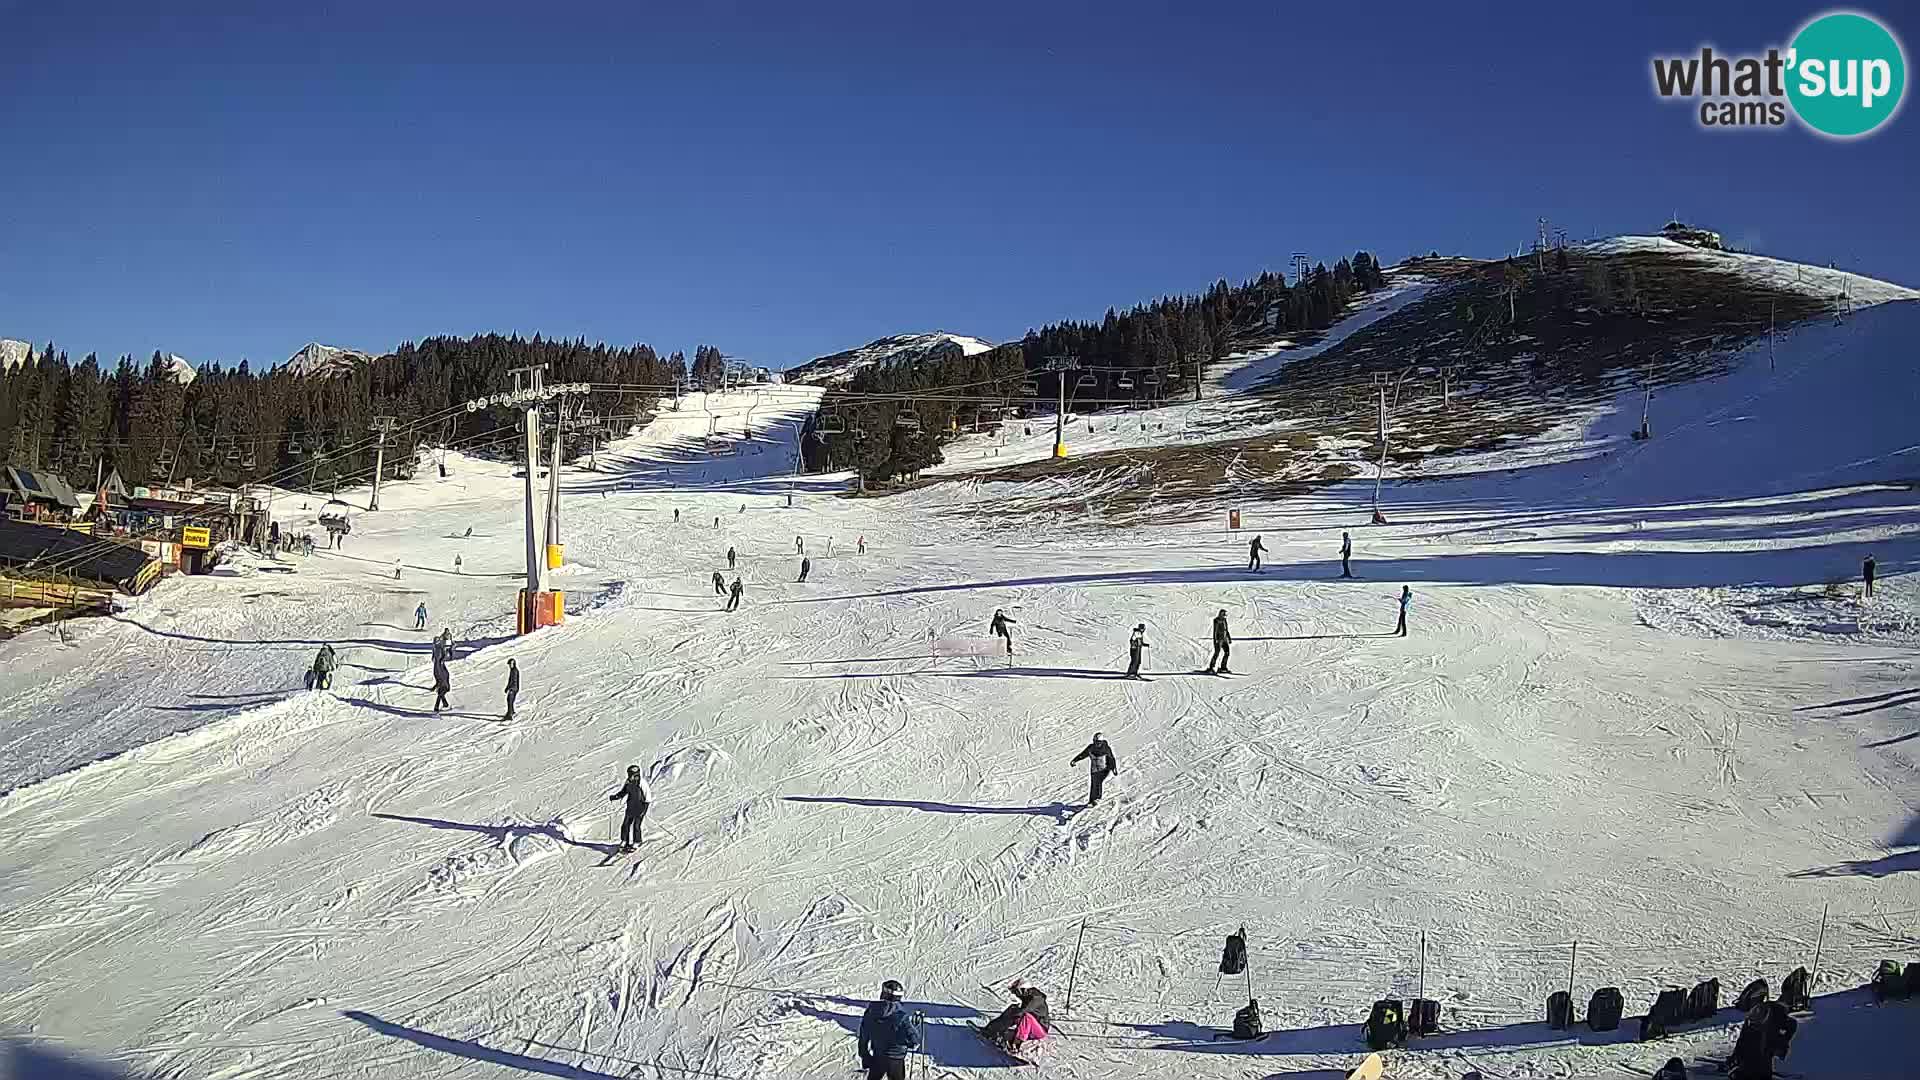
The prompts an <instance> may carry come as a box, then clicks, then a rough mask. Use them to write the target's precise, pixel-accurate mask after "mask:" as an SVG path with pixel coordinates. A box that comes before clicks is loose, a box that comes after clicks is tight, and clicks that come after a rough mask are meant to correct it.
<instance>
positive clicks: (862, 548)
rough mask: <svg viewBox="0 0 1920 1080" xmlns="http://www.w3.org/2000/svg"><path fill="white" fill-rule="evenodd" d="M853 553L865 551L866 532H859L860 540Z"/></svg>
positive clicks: (859, 553) (862, 553)
mask: <svg viewBox="0 0 1920 1080" xmlns="http://www.w3.org/2000/svg"><path fill="white" fill-rule="evenodd" d="M854 553H855V554H857V555H865V554H866V553H867V534H866V533H861V534H860V542H859V544H858V546H857V547H856V549H855V552H854Z"/></svg>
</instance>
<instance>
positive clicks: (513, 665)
mask: <svg viewBox="0 0 1920 1080" xmlns="http://www.w3.org/2000/svg"><path fill="white" fill-rule="evenodd" d="M519 696H520V661H518V660H514V659H511V658H509V659H508V660H507V715H505V716H503V717H501V718H500V719H501V722H503V723H506V722H510V721H512V720H513V699H514V698H516V697H519Z"/></svg>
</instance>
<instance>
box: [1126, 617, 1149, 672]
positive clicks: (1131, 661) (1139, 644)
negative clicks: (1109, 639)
mask: <svg viewBox="0 0 1920 1080" xmlns="http://www.w3.org/2000/svg"><path fill="white" fill-rule="evenodd" d="M1146 648H1148V645H1147V624H1146V623H1141V624H1140V625H1139V626H1136V627H1134V628H1133V636H1132V637H1130V638H1128V639H1127V678H1129V679H1137V678H1139V677H1140V653H1141V651H1142V650H1144V649H1146Z"/></svg>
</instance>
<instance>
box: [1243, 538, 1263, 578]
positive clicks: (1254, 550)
mask: <svg viewBox="0 0 1920 1080" xmlns="http://www.w3.org/2000/svg"><path fill="white" fill-rule="evenodd" d="M1266 550H1267V548H1266V545H1264V544H1262V543H1261V542H1260V538H1259V537H1257V536H1256V537H1254V538H1253V543H1251V544H1248V545H1247V569H1249V570H1258V569H1260V556H1261V554H1262V553H1263V552H1265V551H1266Z"/></svg>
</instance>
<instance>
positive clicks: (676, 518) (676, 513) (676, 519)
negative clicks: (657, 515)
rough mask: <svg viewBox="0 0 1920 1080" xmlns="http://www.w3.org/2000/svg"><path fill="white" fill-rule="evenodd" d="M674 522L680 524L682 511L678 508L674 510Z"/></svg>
mask: <svg viewBox="0 0 1920 1080" xmlns="http://www.w3.org/2000/svg"><path fill="white" fill-rule="evenodd" d="M673 523H674V524H675V525H678V524H680V511H679V510H678V509H677V508H676V509H675V510H674V512H673Z"/></svg>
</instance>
